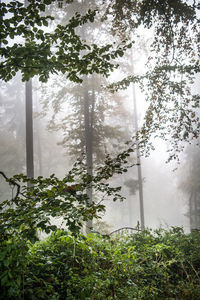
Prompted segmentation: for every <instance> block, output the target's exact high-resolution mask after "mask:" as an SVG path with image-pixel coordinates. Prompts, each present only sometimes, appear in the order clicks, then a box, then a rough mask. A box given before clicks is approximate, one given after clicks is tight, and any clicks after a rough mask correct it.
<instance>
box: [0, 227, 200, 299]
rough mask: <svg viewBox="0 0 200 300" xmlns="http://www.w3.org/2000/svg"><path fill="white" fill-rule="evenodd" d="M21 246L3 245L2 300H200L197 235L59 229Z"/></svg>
mask: <svg viewBox="0 0 200 300" xmlns="http://www.w3.org/2000/svg"><path fill="white" fill-rule="evenodd" d="M21 243H22V241H20V240H19V239H13V240H12V241H11V240H10V241H7V242H4V243H3V244H2V245H1V250H3V251H1V253H4V254H2V255H1V257H0V259H1V260H0V263H1V274H4V275H3V276H2V275H1V295H0V299H28V300H29V299H31V300H32V299H59V300H64V299H67V300H68V299H69V300H72V299H77V300H81V299H91V300H92V299H93V300H98V299H99V300H103V299H108V300H109V299H122V300H127V299H130V300H133V299H137V300H138V299H145V300H146V299H162V300H163V299H183V300H186V299H188V300H192V299H194V300H197V299H200V282H199V281H200V280H199V279H200V277H199V276H200V251H199V250H200V233H199V232H193V233H191V234H184V232H183V230H182V229H180V228H172V229H171V230H169V231H165V230H157V231H154V232H153V231H150V230H145V231H143V232H141V233H135V234H133V235H131V236H127V237H115V238H110V237H101V236H99V235H94V234H89V235H87V236H83V235H81V234H79V236H78V237H74V236H73V235H71V234H70V233H67V232H64V231H62V230H60V231H57V232H56V233H52V234H51V235H50V236H49V237H47V239H46V240H44V241H37V242H35V243H30V242H26V244H23V245H22V244H21ZM23 249H24V252H23ZM6 274H8V276H7V275H6ZM6 276H7V277H6Z"/></svg>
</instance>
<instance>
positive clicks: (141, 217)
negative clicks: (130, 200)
mask: <svg viewBox="0 0 200 300" xmlns="http://www.w3.org/2000/svg"><path fill="white" fill-rule="evenodd" d="M131 69H132V70H134V64H133V51H131ZM132 93H133V110H134V114H133V116H134V127H135V133H136V134H137V132H138V116H137V102H136V93H135V84H134V83H132ZM136 151H137V153H136V155H137V171H138V184H139V201H140V223H141V229H142V230H143V229H144V228H145V222H144V197H143V181H142V167H141V159H140V149H139V147H138V143H137V150H136Z"/></svg>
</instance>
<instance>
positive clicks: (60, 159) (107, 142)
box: [0, 7, 200, 232]
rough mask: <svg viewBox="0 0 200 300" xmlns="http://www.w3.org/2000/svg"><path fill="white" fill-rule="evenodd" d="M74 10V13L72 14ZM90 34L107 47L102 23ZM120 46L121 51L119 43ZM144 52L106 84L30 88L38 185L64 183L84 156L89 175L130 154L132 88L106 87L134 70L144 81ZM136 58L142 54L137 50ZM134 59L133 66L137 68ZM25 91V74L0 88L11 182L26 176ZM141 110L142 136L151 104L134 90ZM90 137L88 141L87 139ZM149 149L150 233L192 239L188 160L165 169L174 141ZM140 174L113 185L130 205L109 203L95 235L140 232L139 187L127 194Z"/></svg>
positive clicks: (3, 154) (0, 165)
mask: <svg viewBox="0 0 200 300" xmlns="http://www.w3.org/2000/svg"><path fill="white" fill-rule="evenodd" d="M74 9H76V7H75V8H73V9H72V11H70V13H72V12H73V11H74ZM80 9H81V8H80ZM85 9H86V8H85ZM54 13H56V12H54ZM67 19H69V16H68V15H67V14H66V16H63V22H66V20H67ZM52 26H53V24H52ZM93 27H94V28H92V29H91V28H88V27H87V26H85V27H83V28H84V29H83V28H82V32H81V33H80V32H79V33H80V34H82V37H83V38H85V36H88V37H89V39H90V43H91V44H92V43H94V42H97V39H98V42H99V43H101V42H102V41H104V40H109V38H110V32H107V33H106V30H105V28H103V29H104V33H103V35H102V36H101V38H99V36H98V34H99V32H100V30H101V28H98V22H95V23H94V24H93ZM83 31H84V32H83ZM151 34H152V33H149V36H148V35H147V33H146V32H145V31H142V33H141V35H143V40H145V39H146V41H147V48H148V39H150V38H151ZM97 36H98V38H97ZM116 43H118V39H117V38H116ZM137 47H138V46H137ZM140 51H141V53H142V54H141V55H140V56H139V57H137V55H132V54H131V52H130V51H129V52H127V54H126V56H125V59H124V58H122V59H120V58H119V64H121V69H120V70H119V71H115V72H114V73H113V74H112V75H111V77H110V78H108V79H105V78H103V76H100V75H98V74H97V75H91V76H88V77H87V76H86V77H87V78H84V81H83V83H82V84H76V83H72V82H70V81H69V80H68V79H66V76H65V75H54V76H52V77H51V78H50V80H49V81H48V82H47V83H46V84H41V83H39V81H38V78H35V79H34V80H33V111H34V114H33V116H34V120H33V135H34V170H35V177H37V176H39V175H42V176H44V177H47V176H50V175H51V174H52V173H54V174H56V175H57V176H58V177H59V178H62V177H63V176H64V175H65V174H66V173H67V172H68V171H69V170H70V169H71V167H72V165H73V163H74V162H75V161H76V159H77V158H78V157H79V156H80V155H81V154H82V153H83V152H84V153H86V156H87V155H88V156H87V159H88V161H89V160H90V157H89V156H91V157H92V159H91V160H93V164H94V165H92V166H91V165H90V166H89V167H88V168H89V170H90V172H91V173H92V172H93V170H94V169H95V167H96V166H98V164H99V163H100V162H103V160H104V159H105V156H106V155H107V154H108V153H110V154H112V156H115V155H117V154H118V153H120V151H123V150H124V149H125V148H126V145H125V143H126V141H128V140H130V139H131V137H132V136H134V135H135V125H134V122H135V120H134V108H133V97H132V91H131V89H130V88H129V89H128V90H126V91H121V92H120V91H119V92H117V93H114V94H112V93H111V92H110V91H109V90H108V89H107V88H106V86H108V84H110V83H111V82H112V81H117V80H119V79H122V78H123V75H129V74H130V73H131V72H132V71H133V70H132V69H133V68H135V70H136V72H138V73H139V72H140V73H141V74H142V72H143V71H144V68H145V65H144V62H143V60H144V57H145V55H146V54H145V51H148V49H142V48H141V49H140ZM133 53H134V49H133ZM135 53H138V51H136V49H135ZM131 56H132V57H133V56H134V59H135V61H134V59H133V62H132V64H131V59H132V58H131ZM198 81H199V80H198V78H197V80H196V83H195V85H194V91H197V92H200V90H199V85H198ZM24 91H25V84H24V83H22V82H21V75H20V74H17V76H16V77H14V79H12V80H11V81H9V83H4V82H1V91H0V117H1V127H0V140H1V143H0V170H1V171H2V172H4V173H5V174H6V175H7V176H8V177H11V176H13V175H14V174H17V173H24V174H26V151H25V148H26V146H25V92H24ZM86 101H87V105H86ZM136 102H137V117H138V126H139V128H140V127H141V126H142V124H143V118H144V115H145V111H146V108H147V103H146V102H145V96H144V94H143V93H142V91H141V90H140V89H139V87H138V86H136ZM86 106H87V107H86ZM87 113H88V120H89V122H90V125H91V128H92V131H93V133H92V134H93V139H92V143H93V144H92V148H91V149H92V150H91V151H90V152H91V153H90V154H88V153H87V149H88V147H87V145H86V144H87V143H90V142H91V141H90V139H91V137H90V136H89V138H88V140H87V137H85V136H84V130H85V131H87V128H86V127H84V126H86V122H85V119H86V114H87ZM84 122H85V123H84ZM88 128H89V127H88ZM91 128H89V130H91ZM86 133H87V134H88V135H89V133H88V132H86ZM152 143H153V145H154V147H155V150H151V151H150V153H149V155H148V156H147V157H145V155H143V156H141V169H142V186H143V201H144V222H145V227H148V228H154V229H155V228H159V227H163V228H169V227H170V226H182V227H183V228H184V230H185V231H186V232H189V231H190V230H191V229H195V227H198V226H199V225H200V224H199V223H198V222H196V224H193V225H192V227H193V228H191V216H190V217H189V198H190V189H189V190H188V189H185V188H184V187H185V186H186V184H185V183H183V182H185V181H186V180H187V178H189V177H190V175H191V174H193V173H192V172H193V171H192V170H191V164H190V162H189V160H188V156H187V152H185V151H186V150H183V152H182V153H180V154H179V158H180V161H179V162H178V161H173V162H169V163H166V161H167V159H168V155H169V154H168V152H167V150H168V146H169V143H170V141H168V142H165V141H163V140H161V139H155V140H153V141H152ZM184 146H185V148H186V149H187V151H190V148H188V145H187V144H185V145H184ZM190 147H191V149H193V148H195V149H197V150H196V151H197V152H198V149H199V148H198V146H195V145H192V146H190ZM198 153H199V152H198ZM131 159H132V161H133V162H135V161H136V154H133V156H132V158H131ZM189 164H190V166H189ZM137 168H138V166H133V167H131V168H129V169H128V172H127V173H123V174H121V175H114V177H113V178H111V182H112V185H113V186H121V187H122V190H121V193H122V195H123V196H125V198H126V199H125V200H124V201H123V202H113V201H112V199H107V200H105V201H104V204H105V205H106V212H105V215H104V216H102V220H101V222H102V224H101V225H98V224H99V223H98V222H96V223H97V225H96V228H97V229H98V228H100V230H101V228H103V230H105V231H107V232H112V231H114V230H116V229H119V228H122V227H132V228H134V227H136V226H137V225H138V223H139V224H141V216H140V199H139V192H138V188H137V185H136V188H134V189H133V190H132V191H131V188H130V185H129V187H128V186H127V182H128V181H129V182H130V180H133V182H132V185H133V187H134V181H136V182H137V180H138V175H137ZM91 169H92V171H91ZM197 176H198V174H197ZM188 180H189V179H188ZM0 184H1V186H0V200H1V201H3V200H5V198H9V197H12V190H11V189H10V187H9V186H8V185H7V183H5V180H4V179H3V178H0ZM183 186H184V187H183ZM198 195H199V194H198ZM198 218H199V217H198ZM198 220H199V219H198ZM94 224H95V222H94ZM197 225H198V226H197ZM98 226H100V227H98ZM101 226H102V227H101ZM94 228H95V225H94Z"/></svg>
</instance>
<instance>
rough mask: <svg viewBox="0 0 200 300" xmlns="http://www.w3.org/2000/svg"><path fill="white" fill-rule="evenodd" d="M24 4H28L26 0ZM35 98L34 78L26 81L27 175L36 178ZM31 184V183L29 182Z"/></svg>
mask: <svg viewBox="0 0 200 300" xmlns="http://www.w3.org/2000/svg"><path fill="white" fill-rule="evenodd" d="M24 6H25V7H27V6H28V1H27V0H25V2H24ZM32 102H33V99H32V79H30V80H29V81H26V83H25V103H26V105H25V106H26V170H27V177H28V178H34V162H33V104H32ZM28 186H30V184H28Z"/></svg>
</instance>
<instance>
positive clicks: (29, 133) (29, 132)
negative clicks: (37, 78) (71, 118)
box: [25, 79, 34, 178]
mask: <svg viewBox="0 0 200 300" xmlns="http://www.w3.org/2000/svg"><path fill="white" fill-rule="evenodd" d="M25 91H26V100H25V102H26V169H27V177H28V178H34V163H33V107H32V80H31V79H30V80H29V81H27V82H26V83H25Z"/></svg>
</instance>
